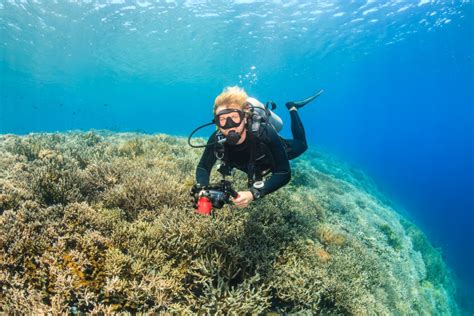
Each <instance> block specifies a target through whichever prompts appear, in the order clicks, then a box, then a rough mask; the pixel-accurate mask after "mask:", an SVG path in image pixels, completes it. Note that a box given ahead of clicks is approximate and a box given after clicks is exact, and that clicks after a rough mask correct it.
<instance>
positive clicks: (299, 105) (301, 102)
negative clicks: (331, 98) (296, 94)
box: [286, 89, 324, 110]
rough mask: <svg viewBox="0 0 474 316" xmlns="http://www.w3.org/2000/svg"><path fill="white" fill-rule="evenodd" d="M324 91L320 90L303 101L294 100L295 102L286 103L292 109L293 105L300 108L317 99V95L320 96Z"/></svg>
mask: <svg viewBox="0 0 474 316" xmlns="http://www.w3.org/2000/svg"><path fill="white" fill-rule="evenodd" d="M323 92H324V90H323V89H321V90H319V91H318V92H317V93H316V94H315V95H312V96H310V97H309V98H306V99H304V100H301V101H293V102H291V101H290V102H287V103H286V107H287V108H288V110H289V109H291V108H292V107H295V108H297V109H299V108H302V107H303V106H305V105H306V104H308V103H309V102H311V101H313V100H314V99H316V98H317V97H319V96H320V95H321V94H322V93H323Z"/></svg>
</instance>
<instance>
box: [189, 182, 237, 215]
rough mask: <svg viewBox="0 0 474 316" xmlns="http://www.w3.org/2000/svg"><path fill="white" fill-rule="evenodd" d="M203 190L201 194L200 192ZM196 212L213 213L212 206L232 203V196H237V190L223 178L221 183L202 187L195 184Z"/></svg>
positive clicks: (193, 190)
mask: <svg viewBox="0 0 474 316" xmlns="http://www.w3.org/2000/svg"><path fill="white" fill-rule="evenodd" d="M201 191H202V193H201V194H199V193H200V192H201ZM191 196H192V197H193V203H194V207H195V209H196V213H198V214H202V215H211V211H212V208H222V207H223V206H224V204H226V203H230V202H231V200H230V198H231V197H233V198H237V197H238V196H239V195H238V193H237V191H235V190H234V189H233V188H232V184H231V183H230V182H229V181H227V180H221V182H220V183H219V184H216V185H208V186H206V187H202V186H200V185H194V186H193V188H192V190H191Z"/></svg>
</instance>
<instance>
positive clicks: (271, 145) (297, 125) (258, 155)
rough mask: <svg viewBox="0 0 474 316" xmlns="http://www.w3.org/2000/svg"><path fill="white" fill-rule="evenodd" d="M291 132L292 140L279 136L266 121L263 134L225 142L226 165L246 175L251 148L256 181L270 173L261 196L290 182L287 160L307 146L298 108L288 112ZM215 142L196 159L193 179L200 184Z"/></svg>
mask: <svg viewBox="0 0 474 316" xmlns="http://www.w3.org/2000/svg"><path fill="white" fill-rule="evenodd" d="M290 116H291V132H292V134H293V138H294V139H283V138H281V137H280V136H279V135H278V134H277V132H276V131H275V129H274V128H273V127H272V126H271V125H270V124H268V125H267V126H266V128H265V130H264V131H263V132H262V137H260V138H259V139H257V137H256V136H255V135H254V134H252V133H249V132H248V131H247V137H246V139H245V141H244V142H243V143H242V144H240V145H228V144H225V145H224V146H225V158H224V159H225V161H226V163H227V165H228V166H231V167H234V168H237V169H239V170H241V171H243V172H246V173H247V174H248V175H249V177H250V176H251V175H250V174H249V172H250V173H252V172H251V170H249V167H250V168H251V161H252V159H251V150H252V148H254V157H253V158H254V159H255V171H254V172H255V176H256V179H255V180H261V179H262V175H263V174H266V173H267V172H271V173H272V174H271V176H270V177H269V178H268V179H266V180H265V182H264V186H263V188H261V189H260V193H261V196H264V195H266V194H269V193H271V192H273V191H276V190H278V189H279V188H281V187H282V186H284V185H285V184H287V183H288V182H289V181H290V178H291V169H290V163H289V160H291V159H294V158H296V157H298V156H299V155H301V154H302V153H303V152H305V151H306V149H307V148H308V146H307V143H306V137H305V131H304V128H303V124H302V123H301V120H300V118H299V116H298V112H297V111H290ZM216 133H217V131H216V132H214V133H213V134H212V135H211V136H210V137H209V140H208V144H212V143H215V137H216ZM214 150H215V145H209V146H207V147H206V149H205V150H204V153H203V155H202V157H201V160H200V161H199V164H198V167H197V169H196V182H197V183H199V184H201V185H204V186H206V185H208V184H209V175H210V173H211V169H212V167H213V166H214V164H215V162H216V160H217V158H216V155H215V152H214Z"/></svg>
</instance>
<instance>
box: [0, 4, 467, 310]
mask: <svg viewBox="0 0 474 316" xmlns="http://www.w3.org/2000/svg"><path fill="white" fill-rule="evenodd" d="M473 12H474V4H473V2H472V1H425V0H420V1H408V0H407V1H403V0H398V1H395V0H393V1H370V0H369V1H350V3H349V1H343V0H341V1H336V0H333V1H330V0H328V1H271V2H270V1H267V2H263V1H252V0H235V1H226V2H212V3H208V2H206V1H198V0H194V1H189V0H188V1H151V0H150V1H147V0H142V1H136V2H124V1H117V0H116V1H80V2H75V1H71V2H68V3H65V2H61V1H60V3H59V4H55V3H54V2H52V1H44V3H41V1H40V0H38V1H21V2H20V1H2V2H1V3H0V133H16V134H26V133H29V132H38V131H64V130H71V129H81V130H88V129H91V128H95V129H110V130H113V131H142V132H146V133H156V132H163V133H170V134H175V135H183V136H185V135H187V134H188V133H189V132H190V131H191V130H192V128H193V127H194V126H196V125H198V124H201V123H206V122H208V121H210V119H211V112H212V103H213V100H214V97H215V96H216V95H217V94H218V93H220V91H221V90H222V88H223V87H225V86H227V85H236V84H237V85H241V86H243V87H244V88H245V89H246V90H247V91H248V92H249V94H251V95H253V96H255V97H257V98H259V99H261V100H262V101H265V100H268V99H272V100H274V101H276V102H277V103H278V104H280V107H279V108H278V109H277V113H278V114H279V115H280V116H281V117H282V118H283V119H284V120H285V121H286V122H289V116H288V114H287V112H286V109H284V107H283V106H282V105H283V104H284V102H286V101H288V100H292V99H298V98H303V97H306V96H308V95H309V94H311V93H313V92H314V91H316V90H317V89H319V88H324V89H325V93H324V94H323V95H322V96H321V97H320V98H319V99H318V100H317V101H316V102H315V103H313V104H311V105H309V106H307V107H306V108H304V109H303V110H301V112H300V113H301V117H302V120H303V122H304V123H305V128H306V132H307V137H308V139H309V142H310V143H311V145H312V146H314V147H316V148H320V149H324V150H326V151H328V152H330V153H333V154H336V155H338V156H339V157H341V158H342V159H344V160H346V161H348V162H350V163H353V164H354V165H356V166H359V167H361V168H362V169H364V170H365V171H366V172H367V173H368V174H369V175H370V176H371V177H373V178H374V179H375V180H376V182H377V183H378V185H379V187H380V189H381V191H382V192H384V193H385V194H386V195H388V196H389V197H390V198H391V199H392V200H393V201H394V202H395V203H396V204H397V205H399V208H400V210H402V211H403V212H405V213H406V214H407V216H409V217H410V218H412V219H413V220H414V221H415V222H416V223H417V225H419V226H420V227H421V228H422V229H423V230H424V231H425V232H426V233H427V234H428V236H429V237H430V240H431V241H432V242H433V243H434V244H435V245H436V246H438V247H440V248H441V249H442V250H443V253H444V257H445V259H446V261H447V262H448V264H449V265H450V267H452V268H453V270H454V272H455V273H456V275H457V278H458V282H459V285H460V288H461V291H462V293H463V294H462V299H463V300H464V303H465V304H467V305H469V303H470V302H474V297H472V296H470V294H469V293H474V272H473V269H472V267H473V266H474V233H473V232H474V227H473V226H474V215H473V210H474V200H473V199H474V190H473V178H474V170H473V161H474V160H473V147H474V135H473V134H474V128H473V124H474V123H473V122H474V113H473V106H474V97H473V91H474V40H473V39H474V34H473V33H474V24H473V21H474V16H473ZM288 125H289V124H287V126H286V128H285V129H284V131H283V135H284V136H287V137H289V136H290V135H291V133H290V129H289V126H288ZM208 132H210V130H209V131H208ZM201 135H203V136H204V135H206V132H204V133H202V134H201ZM471 304H472V303H471ZM468 308H469V307H468ZM470 308H472V309H473V311H474V307H473V306H472V305H471V306H470Z"/></svg>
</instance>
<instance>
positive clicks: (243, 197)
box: [232, 191, 253, 208]
mask: <svg viewBox="0 0 474 316" xmlns="http://www.w3.org/2000/svg"><path fill="white" fill-rule="evenodd" d="M238 194H239V195H238V197H236V198H234V199H232V202H234V204H235V206H237V207H240V208H244V207H247V206H249V204H250V202H252V201H253V195H252V192H250V191H243V192H238Z"/></svg>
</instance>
